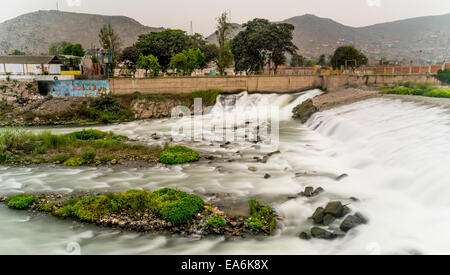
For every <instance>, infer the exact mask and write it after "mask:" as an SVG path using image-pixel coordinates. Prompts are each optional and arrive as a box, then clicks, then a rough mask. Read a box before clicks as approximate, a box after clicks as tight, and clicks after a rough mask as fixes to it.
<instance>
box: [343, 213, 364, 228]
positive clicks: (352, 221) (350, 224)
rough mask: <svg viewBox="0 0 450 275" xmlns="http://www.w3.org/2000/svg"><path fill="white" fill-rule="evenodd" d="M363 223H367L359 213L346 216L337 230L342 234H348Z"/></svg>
mask: <svg viewBox="0 0 450 275" xmlns="http://www.w3.org/2000/svg"><path fill="white" fill-rule="evenodd" d="M365 223H367V220H366V219H365V218H364V217H363V216H362V215H361V214H360V213H356V214H355V215H349V216H347V217H346V218H345V219H344V221H343V222H342V223H341V226H340V227H339V228H340V229H341V230H342V231H344V232H348V231H349V230H351V229H353V228H355V227H357V226H358V225H361V224H365Z"/></svg>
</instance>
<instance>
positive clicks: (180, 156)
mask: <svg viewBox="0 0 450 275" xmlns="http://www.w3.org/2000/svg"><path fill="white" fill-rule="evenodd" d="M199 159H200V155H199V154H198V153H197V152H195V151H194V150H192V149H189V148H187V147H184V146H172V147H168V148H166V149H165V150H164V151H163V152H162V153H161V155H160V156H159V162H161V163H165V164H183V163H188V162H195V161H198V160H199Z"/></svg>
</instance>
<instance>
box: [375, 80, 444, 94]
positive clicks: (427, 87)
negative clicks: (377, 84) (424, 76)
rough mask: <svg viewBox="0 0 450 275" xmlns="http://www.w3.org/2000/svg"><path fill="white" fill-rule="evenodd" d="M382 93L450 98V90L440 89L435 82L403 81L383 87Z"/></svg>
mask: <svg viewBox="0 0 450 275" xmlns="http://www.w3.org/2000/svg"><path fill="white" fill-rule="evenodd" d="M381 93H382V94H396V95H417V96H426V97H443V98H450V90H446V89H439V88H438V87H437V86H436V85H435V84H433V83H429V82H422V83H416V82H401V83H398V84H395V85H393V86H390V87H384V88H382V89H381Z"/></svg>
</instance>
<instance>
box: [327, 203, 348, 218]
mask: <svg viewBox="0 0 450 275" xmlns="http://www.w3.org/2000/svg"><path fill="white" fill-rule="evenodd" d="M325 214H330V215H332V216H334V217H335V218H342V217H343V216H344V206H343V205H342V203H341V202H340V201H333V202H329V203H328V204H327V206H326V207H325Z"/></svg>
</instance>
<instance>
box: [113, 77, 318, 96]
mask: <svg viewBox="0 0 450 275" xmlns="http://www.w3.org/2000/svg"><path fill="white" fill-rule="evenodd" d="M321 83H322V79H321V77H320V76H292V77H291V76H279V77H265V76H261V77H257V76H255V77H190V78H156V79H130V78H127V79H110V80H109V86H110V89H111V91H112V92H113V93H115V94H118V95H124V94H132V93H134V92H140V93H142V94H174V93H190V92H195V91H201V90H210V89H218V90H221V91H224V92H237V91H249V92H260V93H264V92H295V91H302V90H305V89H312V88H320V87H321Z"/></svg>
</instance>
